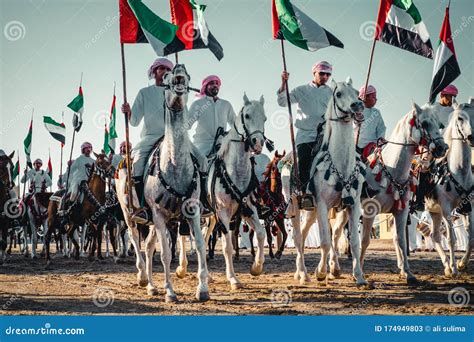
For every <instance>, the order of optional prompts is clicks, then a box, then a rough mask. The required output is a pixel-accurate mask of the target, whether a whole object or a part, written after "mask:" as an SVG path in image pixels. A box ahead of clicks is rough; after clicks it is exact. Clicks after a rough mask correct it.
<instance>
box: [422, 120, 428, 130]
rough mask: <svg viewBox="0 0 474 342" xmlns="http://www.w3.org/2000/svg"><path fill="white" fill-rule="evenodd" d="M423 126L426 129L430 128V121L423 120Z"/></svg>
mask: <svg viewBox="0 0 474 342" xmlns="http://www.w3.org/2000/svg"><path fill="white" fill-rule="evenodd" d="M421 127H423V128H424V129H428V127H430V124H429V122H426V121H423V122H422V123H421Z"/></svg>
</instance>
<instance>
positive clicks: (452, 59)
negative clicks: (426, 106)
mask: <svg viewBox="0 0 474 342" xmlns="http://www.w3.org/2000/svg"><path fill="white" fill-rule="evenodd" d="M459 75H461V69H459V64H458V61H457V59H456V53H455V52H454V44H453V39H452V37H451V25H450V24H449V8H446V13H445V15H444V21H443V26H442V27H441V32H440V34H439V42H438V49H437V50H436V56H435V59H434V67H433V81H432V82H431V90H430V100H429V101H430V103H433V102H434V101H435V99H436V96H437V95H438V93H439V92H440V91H441V90H443V89H444V88H446V87H447V86H448V85H449V84H451V82H453V81H454V80H455V79H456V78H457V77H458V76H459Z"/></svg>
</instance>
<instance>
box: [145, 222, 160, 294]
mask: <svg viewBox="0 0 474 342" xmlns="http://www.w3.org/2000/svg"><path fill="white" fill-rule="evenodd" d="M156 238H157V235H156V231H155V229H154V227H153V226H150V233H149V234H148V236H147V237H146V240H145V265H146V277H147V280H146V282H147V285H146V293H147V294H148V295H149V296H156V295H157V294H158V290H157V289H156V287H155V285H154V284H153V255H154V253H155V248H156V247H155V246H156Z"/></svg>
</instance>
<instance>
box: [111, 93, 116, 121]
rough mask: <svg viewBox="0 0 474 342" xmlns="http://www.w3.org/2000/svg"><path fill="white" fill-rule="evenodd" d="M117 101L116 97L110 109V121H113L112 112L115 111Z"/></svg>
mask: <svg viewBox="0 0 474 342" xmlns="http://www.w3.org/2000/svg"><path fill="white" fill-rule="evenodd" d="M115 99H116V96H115V95H114V98H113V99H112V106H111V107H110V119H112V112H113V111H114V108H115Z"/></svg>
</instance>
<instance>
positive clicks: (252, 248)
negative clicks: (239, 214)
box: [249, 229, 255, 257]
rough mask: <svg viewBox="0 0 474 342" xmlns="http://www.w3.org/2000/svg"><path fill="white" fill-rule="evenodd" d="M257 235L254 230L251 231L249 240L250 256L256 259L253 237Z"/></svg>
mask: <svg viewBox="0 0 474 342" xmlns="http://www.w3.org/2000/svg"><path fill="white" fill-rule="evenodd" d="M254 235H255V232H254V231H253V229H249V240H250V254H251V255H252V256H253V257H255V247H254V245H253V237H254Z"/></svg>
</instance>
